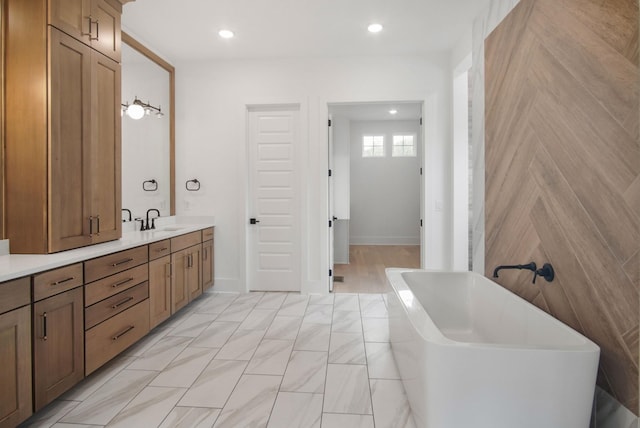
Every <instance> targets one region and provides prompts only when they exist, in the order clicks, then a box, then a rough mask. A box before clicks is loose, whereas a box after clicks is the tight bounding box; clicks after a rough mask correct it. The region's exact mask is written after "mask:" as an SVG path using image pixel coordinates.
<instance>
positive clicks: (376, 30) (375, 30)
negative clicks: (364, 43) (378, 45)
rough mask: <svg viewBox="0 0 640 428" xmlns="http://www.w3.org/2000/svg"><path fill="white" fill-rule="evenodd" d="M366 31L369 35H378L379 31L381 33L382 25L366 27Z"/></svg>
mask: <svg viewBox="0 0 640 428" xmlns="http://www.w3.org/2000/svg"><path fill="white" fill-rule="evenodd" d="M367 30H369V32H370V33H379V32H380V31H382V25H381V24H371V25H369V26H368V27H367Z"/></svg>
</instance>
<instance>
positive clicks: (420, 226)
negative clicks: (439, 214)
mask: <svg viewBox="0 0 640 428" xmlns="http://www.w3.org/2000/svg"><path fill="white" fill-rule="evenodd" d="M420 227H422V219H420Z"/></svg>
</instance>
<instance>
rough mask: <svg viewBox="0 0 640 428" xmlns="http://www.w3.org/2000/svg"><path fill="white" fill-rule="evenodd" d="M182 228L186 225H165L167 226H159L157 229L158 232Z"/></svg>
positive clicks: (174, 230)
mask: <svg viewBox="0 0 640 428" xmlns="http://www.w3.org/2000/svg"><path fill="white" fill-rule="evenodd" d="M182 229H184V226H165V227H158V228H157V229H156V230H157V231H158V232H176V231H178V230H182Z"/></svg>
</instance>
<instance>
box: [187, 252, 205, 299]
mask: <svg viewBox="0 0 640 428" xmlns="http://www.w3.org/2000/svg"><path fill="white" fill-rule="evenodd" d="M187 251H188V252H189V264H188V267H187V278H188V280H187V281H188V290H189V301H192V300H194V299H195V298H196V297H198V296H199V295H201V294H202V268H201V266H202V260H201V258H202V255H201V254H202V245H201V244H198V245H196V246H193V247H190V248H188V249H187Z"/></svg>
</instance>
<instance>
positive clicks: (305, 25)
mask: <svg viewBox="0 0 640 428" xmlns="http://www.w3.org/2000/svg"><path fill="white" fill-rule="evenodd" d="M488 3H489V0H179V1H178V0H135V1H134V2H131V3H127V4H126V5H125V6H124V12H123V16H122V25H123V28H124V29H125V31H127V32H129V33H130V34H131V35H133V36H134V37H136V38H138V39H139V40H140V41H142V42H144V43H146V44H147V45H148V46H149V47H150V48H152V49H153V50H155V51H157V52H158V53H159V54H161V55H163V56H164V57H166V58H167V59H168V60H170V61H188V60H198V59H249V58H251V59H254V58H301V57H303V58H304V57H307V58H308V57H328V56H330V57H341V56H362V55H364V56H371V55H422V54H426V53H430V52H434V51H446V50H449V49H451V48H452V47H453V46H454V45H455V43H456V42H457V41H458V40H460V38H461V36H462V35H463V34H465V32H468V29H469V28H470V26H471V23H472V22H473V19H474V17H475V16H477V15H478V13H479V12H480V11H481V10H482V9H483V8H485V7H486V6H487V4H488ZM374 21H375V22H378V23H380V24H382V25H383V26H384V29H383V30H382V32H380V33H378V34H371V33H369V32H368V31H367V26H368V25H369V24H370V23H372V22H374ZM223 28H224V29H229V30H232V31H234V32H235V34H236V37H234V38H233V39H229V40H225V39H222V38H220V37H219V36H218V34H217V33H218V31H219V30H221V29H223Z"/></svg>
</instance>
